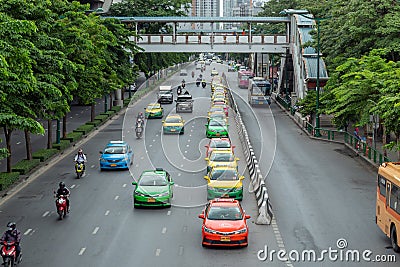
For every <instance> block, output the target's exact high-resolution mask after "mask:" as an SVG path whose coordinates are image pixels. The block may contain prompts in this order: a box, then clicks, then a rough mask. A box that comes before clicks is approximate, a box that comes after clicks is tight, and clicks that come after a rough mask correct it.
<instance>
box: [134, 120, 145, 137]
mask: <svg viewBox="0 0 400 267" xmlns="http://www.w3.org/2000/svg"><path fill="white" fill-rule="evenodd" d="M135 132H136V138H141V137H142V135H143V122H142V121H141V120H139V121H137V123H136V129H135Z"/></svg>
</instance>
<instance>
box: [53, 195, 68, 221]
mask: <svg viewBox="0 0 400 267" xmlns="http://www.w3.org/2000/svg"><path fill="white" fill-rule="evenodd" d="M56 208H57V214H58V218H59V219H60V220H62V219H63V218H65V216H67V197H66V196H64V195H59V196H58V197H57V199H56Z"/></svg>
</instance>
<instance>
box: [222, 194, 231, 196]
mask: <svg viewBox="0 0 400 267" xmlns="http://www.w3.org/2000/svg"><path fill="white" fill-rule="evenodd" d="M221 197H229V194H222V195H221Z"/></svg>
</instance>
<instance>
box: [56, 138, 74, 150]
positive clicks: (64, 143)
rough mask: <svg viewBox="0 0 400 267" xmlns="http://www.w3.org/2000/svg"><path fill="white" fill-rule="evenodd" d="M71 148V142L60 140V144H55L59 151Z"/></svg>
mask: <svg viewBox="0 0 400 267" xmlns="http://www.w3.org/2000/svg"><path fill="white" fill-rule="evenodd" d="M70 146H71V142H70V141H69V140H60V143H59V144H57V143H53V148H55V149H57V150H64V149H66V148H68V147H70Z"/></svg>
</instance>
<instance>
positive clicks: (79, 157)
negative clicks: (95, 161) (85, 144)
mask: <svg viewBox="0 0 400 267" xmlns="http://www.w3.org/2000/svg"><path fill="white" fill-rule="evenodd" d="M74 161H75V162H77V163H78V164H80V163H83V171H85V169H86V168H85V162H86V155H85V154H83V150H82V148H80V149H79V150H78V154H76V155H75V158H74Z"/></svg>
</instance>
